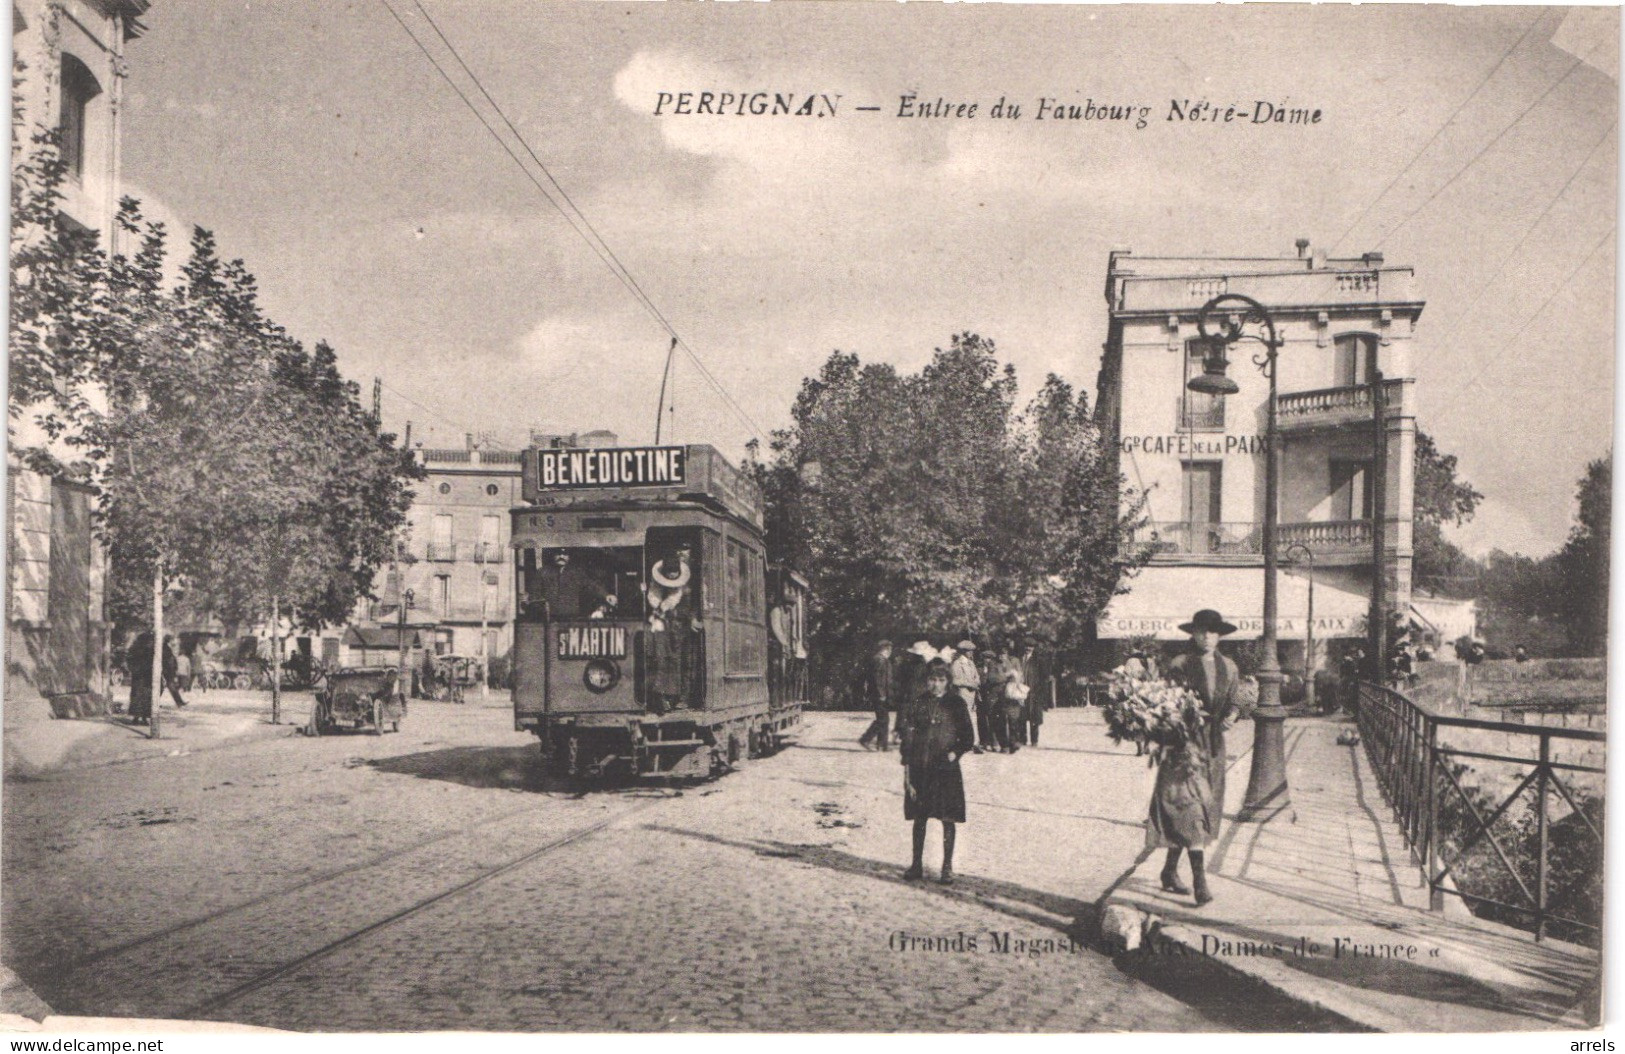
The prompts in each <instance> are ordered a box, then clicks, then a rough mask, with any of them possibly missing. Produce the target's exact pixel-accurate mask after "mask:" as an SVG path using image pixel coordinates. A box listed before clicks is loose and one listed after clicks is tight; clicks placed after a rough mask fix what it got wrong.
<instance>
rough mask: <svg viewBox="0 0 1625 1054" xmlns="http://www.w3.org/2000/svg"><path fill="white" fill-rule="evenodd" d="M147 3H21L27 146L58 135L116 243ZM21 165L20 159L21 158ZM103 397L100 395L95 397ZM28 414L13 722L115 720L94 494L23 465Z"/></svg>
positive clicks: (16, 19)
mask: <svg viewBox="0 0 1625 1054" xmlns="http://www.w3.org/2000/svg"><path fill="white" fill-rule="evenodd" d="M147 7H148V4H147V2H146V0H16V2H14V3H13V5H12V47H13V52H14V56H15V59H16V60H17V63H18V64H19V66H20V69H18V70H17V73H16V76H17V81H16V95H17V101H18V104H19V112H18V119H19V127H16V128H14V129H13V137H14V140H15V142H16V143H17V145H18V148H19V149H20V150H22V151H25V152H26V151H31V150H33V149H34V142H33V139H34V136H35V135H36V133H38V132H40V131H43V130H48V129H54V130H56V132H57V133H58V137H59V142H60V144H61V151H62V159H63V161H64V163H65V176H64V182H63V185H62V188H61V189H62V199H61V206H60V207H61V210H62V213H63V214H64V215H65V216H66V217H67V219H68V220H70V221H71V222H72V223H75V224H77V225H78V226H80V227H83V228H84V229H86V230H88V231H94V232H96V233H98V234H99V235H100V236H101V243H102V245H103V246H104V247H106V246H110V245H112V239H113V236H114V222H113V221H114V218H115V216H116V210H117V208H118V198H119V193H120V191H119V109H120V102H121V97H122V92H123V82H124V76H125V69H126V67H125V59H124V49H125V45H126V44H127V43H128V42H130V41H131V40H133V39H135V38H136V37H137V36H139V35H140V32H141V30H142V26H141V23H140V21H139V19H140V17H141V16H142V15H143V14H144V13H145V12H146V10H147ZM14 161H15V159H14ZM91 395H92V397H94V393H91ZM33 417H34V415H33V413H31V412H30V411H29V410H28V409H27V408H22V412H21V413H20V414H19V415H18V417H17V418H16V419H14V421H13V423H12V431H11V437H10V438H11V440H12V441H11V443H10V444H8V447H7V457H6V468H7V473H6V538H7V547H8V561H7V581H6V654H7V660H6V662H7V670H6V674H7V679H6V716H7V718H8V720H12V721H15V720H18V719H24V720H26V719H28V718H30V717H41V716H46V715H47V714H49V715H53V716H56V717H83V716H90V715H94V714H99V713H105V712H106V708H107V702H108V692H109V680H108V643H109V642H108V635H109V627H108V625H107V623H106V620H105V614H104V607H103V583H104V581H105V575H106V555H105V553H104V552H103V551H102V550H101V548H100V547H99V546H98V545H97V544H96V542H95V540H94V538H93V535H92V532H91V500H92V499H91V494H90V491H89V489H88V488H87V487H85V486H83V485H82V484H80V483H78V482H76V481H74V480H71V479H66V478H61V477H55V476H50V475H45V474H42V473H39V472H33V471H29V470H27V469H25V468H24V467H23V465H22V464H21V463H20V462H19V460H18V458H17V456H16V451H17V449H18V448H19V447H25V448H26V447H32V446H38V447H42V448H47V449H48V448H50V447H51V445H52V444H50V443H49V442H48V441H47V439H46V437H45V436H44V435H43V434H42V433H41V432H40V431H39V430H38V428H37V426H36V425H35V423H34V420H33Z"/></svg>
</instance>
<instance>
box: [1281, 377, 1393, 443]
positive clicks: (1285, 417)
mask: <svg viewBox="0 0 1625 1054" xmlns="http://www.w3.org/2000/svg"><path fill="white" fill-rule="evenodd" d="M1414 383H1415V382H1414V381H1413V380H1411V379H1410V378H1408V377H1404V378H1398V379H1395V380H1391V381H1384V382H1383V384H1382V393H1383V405H1384V407H1385V409H1386V411H1387V413H1388V414H1390V415H1406V414H1409V415H1414V414H1415V413H1416V408H1415V406H1413V405H1410V404H1411V402H1412V398H1411V393H1410V386H1411V385H1412V384H1414ZM1275 412H1276V420H1277V421H1278V422H1279V423H1280V428H1281V431H1283V432H1302V431H1311V430H1314V429H1322V428H1345V427H1347V426H1349V425H1356V424H1369V423H1370V422H1371V386H1370V385H1368V384H1360V385H1345V386H1343V387H1339V388H1316V389H1314V390H1313V391H1307V392H1284V393H1282V394H1281V395H1279V396H1277V397H1276V400H1275Z"/></svg>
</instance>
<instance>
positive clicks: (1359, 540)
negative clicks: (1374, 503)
mask: <svg viewBox="0 0 1625 1054" xmlns="http://www.w3.org/2000/svg"><path fill="white" fill-rule="evenodd" d="M1275 541H1276V545H1277V547H1278V548H1279V549H1280V551H1282V552H1285V551H1286V549H1287V547H1289V546H1293V545H1306V546H1308V547H1309V549H1310V551H1311V552H1315V553H1322V552H1325V553H1340V552H1341V553H1346V552H1363V553H1370V552H1371V521H1370V520H1327V521H1324V522H1321V523H1283V524H1281V526H1280V527H1279V528H1278V529H1277V530H1276V532H1275Z"/></svg>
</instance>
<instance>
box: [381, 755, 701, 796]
mask: <svg viewBox="0 0 1625 1054" xmlns="http://www.w3.org/2000/svg"><path fill="white" fill-rule="evenodd" d="M366 765H367V767H368V768H371V769H376V770H377V771H379V772H388V773H391V774H393V775H397V776H412V777H415V778H417V779H421V780H440V781H442V782H444V783H456V784H460V785H461V786H464V787H477V788H480V789H483V790H517V791H530V792H532V793H537V794H569V795H572V796H574V797H578V798H581V797H586V796H587V795H588V794H596V793H604V794H616V795H620V796H623V797H638V796H649V797H669V796H670V795H671V794H672V793H673V791H674V790H682V789H685V786H684V785H679V786H677V787H673V786H672V785H671V784H666V783H656V782H650V781H648V780H644V781H641V782H640V781H635V780H631V779H607V778H606V779H597V780H586V779H580V778H576V779H572V778H570V777H569V776H566V775H563V774H562V773H550V772H547V771H546V770H545V768H544V767H543V765H542V761H541V757H540V755H539V753H538V752H537V748H536V746H535V745H534V744H531V745H529V746H520V747H446V748H445V749H442V750H425V751H423V752H421V753H418V754H403V755H400V756H397V757H390V758H378V759H376V760H373V761H368V762H367V763H366Z"/></svg>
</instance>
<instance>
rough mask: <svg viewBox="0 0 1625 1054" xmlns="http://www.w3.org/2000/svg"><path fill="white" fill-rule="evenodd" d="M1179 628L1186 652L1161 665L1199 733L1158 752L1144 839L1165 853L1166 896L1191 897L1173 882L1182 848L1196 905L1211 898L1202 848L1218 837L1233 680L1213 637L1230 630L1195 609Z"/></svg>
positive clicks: (1231, 669) (1213, 614) (1232, 668)
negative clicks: (1184, 694) (1188, 698)
mask: <svg viewBox="0 0 1625 1054" xmlns="http://www.w3.org/2000/svg"><path fill="white" fill-rule="evenodd" d="M1179 628H1180V629H1182V630H1184V631H1185V632H1186V633H1189V634H1190V635H1191V641H1192V644H1193V649H1192V650H1191V651H1189V652H1186V653H1185V654H1183V655H1181V656H1179V657H1178V658H1176V659H1174V661H1173V662H1171V663H1169V664H1168V677H1169V679H1170V680H1173V681H1176V682H1178V683H1180V684H1183V685H1185V686H1186V687H1188V688H1190V689H1191V690H1192V691H1193V692H1195V693H1196V694H1197V695H1198V696H1200V697H1201V699H1202V710H1203V711H1204V713H1205V714H1206V718H1207V720H1206V722H1205V725H1204V728H1203V730H1202V732H1201V733H1200V734H1198V735H1197V736H1195V737H1194V738H1192V739H1191V740H1190V741H1189V742H1187V743H1186V744H1185V745H1184V746H1181V747H1178V748H1173V749H1170V750H1168V751H1167V752H1166V753H1165V754H1164V755H1163V758H1162V763H1161V764H1160V765H1159V766H1158V767H1157V784H1156V789H1155V790H1153V791H1152V793H1151V817H1150V821H1149V823H1148V825H1147V834H1148V836H1149V840H1150V842H1151V844H1152V845H1153V846H1156V847H1162V848H1166V849H1167V850H1168V859H1167V861H1166V862H1165V863H1164V864H1163V867H1162V888H1163V889H1165V890H1167V891H1168V892H1170V893H1190V892H1192V890H1191V889H1187V888H1186V887H1185V886H1184V885H1183V884H1181V883H1180V881H1179V855H1180V851H1181V850H1189V851H1190V857H1191V886H1192V887H1193V888H1194V890H1195V896H1196V903H1197V904H1198V905H1201V904H1206V903H1207V902H1208V901H1210V900H1212V899H1213V894H1212V893H1211V892H1209V891H1208V888H1207V873H1206V871H1205V870H1204V859H1203V850H1204V849H1206V847H1207V844H1208V843H1209V842H1211V841H1213V839H1215V838H1217V837H1218V836H1219V821H1220V819H1221V818H1222V815H1223V809H1224V769H1225V764H1226V760H1227V759H1226V757H1225V742H1224V730H1225V729H1226V728H1227V727H1228V725H1229V722H1230V720H1231V718H1232V717H1233V716H1234V714H1235V712H1236V708H1237V703H1236V685H1237V684H1238V683H1239V681H1240V677H1239V676H1238V675H1237V671H1236V664H1235V663H1234V662H1232V661H1230V660H1229V659H1227V658H1225V657H1224V656H1223V655H1220V654H1219V638H1220V637H1221V636H1223V635H1225V634H1227V633H1234V632H1235V630H1236V627H1234V626H1232V625H1231V624H1230V623H1228V622H1226V621H1224V619H1223V618H1222V617H1220V615H1219V613H1218V612H1217V611H1213V610H1203V611H1198V612H1197V613H1196V615H1195V617H1194V618H1192V619H1191V621H1189V622H1187V623H1185V624H1184V625H1183V626H1180V627H1179Z"/></svg>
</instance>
